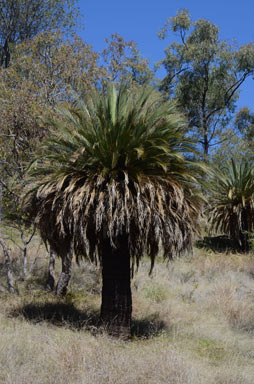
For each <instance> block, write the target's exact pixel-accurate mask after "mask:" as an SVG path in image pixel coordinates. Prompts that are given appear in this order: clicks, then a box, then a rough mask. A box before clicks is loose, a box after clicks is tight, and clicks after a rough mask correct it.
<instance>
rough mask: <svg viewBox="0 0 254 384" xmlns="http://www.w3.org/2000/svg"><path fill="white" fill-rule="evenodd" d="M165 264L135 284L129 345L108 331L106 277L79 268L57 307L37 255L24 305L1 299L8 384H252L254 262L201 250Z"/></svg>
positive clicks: (1, 355) (2, 379)
mask: <svg viewBox="0 0 254 384" xmlns="http://www.w3.org/2000/svg"><path fill="white" fill-rule="evenodd" d="M34 249H35V248H34ZM15 260H16V258H15V257H14V261H15ZM0 261H1V260H0ZM158 261H159V262H158V263H157V264H156V266H155V268H154V271H153V274H152V276H149V267H150V266H149V261H148V260H144V261H143V262H142V263H141V266H140V269H139V271H138V272H137V273H136V275H135V276H134V279H133V281H132V292H133V326H132V340H131V341H130V342H128V343H125V342H122V341H119V340H115V339H112V338H110V337H108V336H107V334H106V332H105V330H103V329H101V328H99V308H100V290H101V282H100V271H99V267H94V266H92V265H90V264H89V263H87V262H86V263H84V262H83V263H81V266H80V267H78V266H76V265H75V264H74V265H73V267H74V270H73V276H72V280H71V283H70V287H69V291H68V294H67V296H66V298H64V299H58V298H56V297H55V296H54V295H53V294H52V293H48V292H46V291H45V290H44V281H43V279H45V277H46V271H47V259H46V251H45V250H44V249H43V248H41V249H40V251H39V257H38V252H37V251H36V252H35V250H31V252H30V259H29V267H30V269H29V271H30V274H29V277H28V279H27V280H26V281H21V280H20V281H19V280H18V285H19V288H20V295H19V296H16V295H10V294H8V293H0V383H1V384H2V383H4V384H6V383H7V384H24V383H26V384H29V383H33V384H39V383H40V384H51V383H57V384H65V383H66V384H67V383H68V384H69V383H72V384H94V383H96V384H97V383H98V384H105V383H108V384H114V383H115V384H129V383H131V384H132V383H134V384H136V383H138V384H143V383H144V384H147V383H148V384H162V383H163V384H164V383H167V384H218V383H219V384H253V378H254V353H253V351H254V299H253V298H254V278H253V276H254V258H253V257H251V256H250V255H238V254H234V255H231V254H212V253H210V254H208V253H207V251H203V250H196V251H195V252H194V256H193V258H190V259H177V260H175V261H174V262H170V263H168V264H167V263H163V262H162V260H160V259H159V260H158ZM15 263H17V265H19V263H18V261H17V260H16V261H15ZM15 271H16V275H17V273H18V266H17V267H16V268H15ZM59 271H60V261H59V260H58V261H57V273H59ZM17 277H18V276H17ZM0 284H1V285H3V286H4V285H5V276H4V272H3V271H2V272H1V277H0Z"/></svg>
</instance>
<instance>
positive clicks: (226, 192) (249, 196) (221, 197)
mask: <svg viewBox="0 0 254 384" xmlns="http://www.w3.org/2000/svg"><path fill="white" fill-rule="evenodd" d="M210 192H211V197H210V219H211V224H212V226H213V227H214V228H215V230H216V231H221V232H223V233H226V234H229V235H230V236H231V237H232V238H234V239H235V240H237V241H238V242H239V243H241V239H240V237H241V234H242V233H244V232H246V233H250V232H252V231H253V230H254V166H253V164H250V163H249V162H247V161H245V160H243V161H241V162H238V163H237V162H235V161H234V159H231V161H230V162H228V163H226V164H225V166H224V168H223V169H214V171H213V172H212V178H211V181H210ZM240 245H241V244H240Z"/></svg>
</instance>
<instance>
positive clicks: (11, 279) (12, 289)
mask: <svg viewBox="0 0 254 384" xmlns="http://www.w3.org/2000/svg"><path fill="white" fill-rule="evenodd" d="M0 245H1V247H2V248H3V253H4V259H5V267H6V272H7V284H8V291H9V292H10V293H18V290H17V289H16V288H15V280H14V277H13V272H12V266H11V261H10V256H9V252H8V249H7V247H6V244H5V242H4V241H3V240H2V239H1V238H0Z"/></svg>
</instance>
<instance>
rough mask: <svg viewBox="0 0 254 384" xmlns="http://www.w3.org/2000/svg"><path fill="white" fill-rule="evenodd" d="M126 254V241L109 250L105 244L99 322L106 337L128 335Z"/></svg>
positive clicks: (128, 278) (130, 302)
mask: <svg viewBox="0 0 254 384" xmlns="http://www.w3.org/2000/svg"><path fill="white" fill-rule="evenodd" d="M131 312H132V298H131V284H130V254H129V251H128V243H127V241H126V239H123V240H122V241H121V242H120V246H119V248H118V249H113V248H112V247H111V246H110V244H109V242H105V247H104V250H103V253H102V303H101V322H102V324H103V325H104V326H105V327H106V329H107V331H108V333H109V334H111V335H113V336H117V337H122V338H124V339H127V338H129V337H130V335H131Z"/></svg>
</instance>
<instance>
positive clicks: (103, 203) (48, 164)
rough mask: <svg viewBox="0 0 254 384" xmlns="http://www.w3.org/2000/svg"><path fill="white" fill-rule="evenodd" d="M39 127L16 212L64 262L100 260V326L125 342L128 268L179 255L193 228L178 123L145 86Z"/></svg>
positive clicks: (190, 183)
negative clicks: (40, 138) (41, 136)
mask: <svg viewBox="0 0 254 384" xmlns="http://www.w3.org/2000/svg"><path fill="white" fill-rule="evenodd" d="M48 124H49V125H50V126H51V137H50V138H48V139H47V140H46V141H45V142H44V144H43V145H42V146H41V153H39V156H38V159H39V160H38V161H36V160H35V162H34V163H33V165H31V168H30V176H28V179H27V180H28V187H27V188H28V191H27V194H26V197H25V205H24V206H25V209H26V210H27V211H28V212H29V213H30V214H31V215H32V216H35V217H36V222H37V226H38V229H39V231H40V234H41V236H42V238H43V240H44V241H45V242H47V243H49V244H50V246H51V248H52V250H53V251H54V252H56V253H57V254H58V255H60V256H61V257H62V258H66V260H67V264H68V260H69V258H68V254H69V253H70V252H71V250H72V248H73V249H74V252H75V254H76V256H77V257H78V258H79V257H85V258H89V259H90V260H91V261H92V262H97V261H98V260H99V261H100V262H101V265H102V304H101V321H102V323H103V324H106V325H107V328H108V331H109V332H110V333H111V334H114V335H121V336H124V337H128V336H129V335H130V326H131V313H132V298H131V285H130V282H131V269H132V268H134V266H135V264H136V265H137V266H138V264H139V261H140V258H141V257H142V256H144V255H149V257H150V258H151V267H153V264H154V260H155V257H156V255H157V253H158V252H159V250H160V249H161V250H162V251H163V252H164V256H165V258H169V259H171V258H173V257H174V256H177V255H180V254H182V253H184V252H188V251H189V250H190V249H191V243H192V237H193V235H194V233H196V231H197V230H198V229H197V228H198V223H197V222H198V216H199V211H200V208H201V205H202V198H201V196H200V195H199V193H198V191H197V190H196V189H195V181H196V180H197V179H198V178H199V175H200V172H199V168H198V167H197V165H196V164H194V163H193V162H192V161H191V160H188V159H187V158H186V156H187V154H188V153H189V154H190V153H192V151H193V147H192V145H191V143H190V142H189V141H188V140H187V139H186V138H185V121H184V120H183V118H182V116H181V115H180V114H179V113H178V112H177V109H176V105H175V103H174V102H171V101H164V100H163V98H162V96H161V95H160V94H159V93H157V92H156V91H154V90H153V89H151V88H150V87H149V88H147V87H145V88H137V89H132V90H131V91H130V90H128V89H127V87H124V86H122V87H120V89H119V91H116V90H115V88H114V86H112V85H109V86H108V88H107V91H106V92H102V93H99V92H98V91H94V92H90V93H88V94H87V95H86V96H85V98H84V99H83V100H78V101H77V102H76V104H75V105H74V106H70V107H69V108H66V109H61V111H60V112H59V115H58V116H56V117H55V118H54V119H53V120H51V121H50V122H49V123H48ZM67 264H66V270H68V265H67ZM67 275H68V274H66V275H65V277H66V278H67V277H68V276H67Z"/></svg>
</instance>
